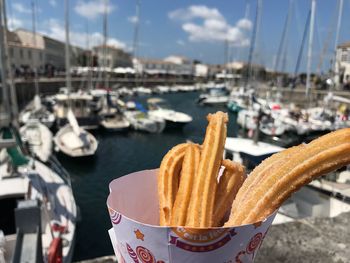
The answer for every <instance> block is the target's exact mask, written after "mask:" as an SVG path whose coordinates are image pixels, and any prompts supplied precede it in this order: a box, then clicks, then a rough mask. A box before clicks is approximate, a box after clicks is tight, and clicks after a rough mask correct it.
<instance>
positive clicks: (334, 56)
mask: <svg viewBox="0 0 350 263" xmlns="http://www.w3.org/2000/svg"><path fill="white" fill-rule="evenodd" d="M342 17H343V0H339V14H338V21H337V31H336V34H335V41H334V48H333V58H332V59H333V61H332V60H331V70H332V71H333V78H335V76H336V74H337V73H336V70H337V69H336V66H337V62H336V56H337V46H338V42H339V33H340V26H341V21H342ZM335 83H336V85H337V84H338V81H335Z"/></svg>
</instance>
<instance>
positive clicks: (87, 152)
mask: <svg viewBox="0 0 350 263" xmlns="http://www.w3.org/2000/svg"><path fill="white" fill-rule="evenodd" d="M67 118H68V122H69V123H68V124H66V125H65V126H64V127H62V128H61V129H59V131H58V132H57V134H56V135H55V137H54V142H55V145H56V147H57V150H59V151H60V152H62V153H64V154H66V155H68V156H70V157H85V156H92V155H94V154H95V152H96V150H97V146H98V142H97V140H96V138H95V137H94V136H93V135H92V134H91V133H89V132H87V131H86V130H84V129H82V128H80V127H79V125H78V122H77V120H76V119H75V117H74V114H73V113H72V111H68V114H67Z"/></svg>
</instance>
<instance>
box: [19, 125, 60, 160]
mask: <svg viewBox="0 0 350 263" xmlns="http://www.w3.org/2000/svg"><path fill="white" fill-rule="evenodd" d="M19 131H20V134H21V137H22V140H23V141H25V142H27V143H28V145H29V149H30V151H31V152H32V153H33V154H34V155H35V156H36V157H37V158H38V159H39V160H40V161H42V162H44V163H46V162H47V161H48V160H49V158H50V156H51V154H52V137H53V135H52V132H51V131H50V130H49V128H47V127H46V126H45V125H43V124H41V123H40V122H39V121H37V120H32V121H29V122H27V124H25V125H24V126H22V127H21V128H20V130H19Z"/></svg>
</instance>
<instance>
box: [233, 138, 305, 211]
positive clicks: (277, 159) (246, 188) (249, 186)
mask: <svg viewBox="0 0 350 263" xmlns="http://www.w3.org/2000/svg"><path fill="white" fill-rule="evenodd" d="M301 147H304V145H303V144H301V145H299V146H295V147H291V148H288V149H286V150H284V151H281V152H279V153H276V154H273V155H272V156H270V157H269V158H267V159H265V160H264V161H262V162H261V163H260V164H259V165H258V166H256V167H255V168H254V170H253V171H252V172H251V173H250V174H249V176H248V177H247V179H246V180H245V182H244V184H243V185H242V187H241V188H240V189H239V191H238V193H237V195H236V198H235V201H234V202H233V204H232V208H231V210H232V211H238V210H239V209H240V207H241V206H242V205H243V204H244V202H245V200H246V196H247V194H248V195H249V193H250V192H251V191H253V190H254V188H255V187H257V185H258V184H259V183H260V182H261V181H262V180H263V179H264V178H265V177H266V176H268V175H269V173H270V172H271V171H272V170H275V169H277V168H278V167H279V166H281V165H282V164H283V163H284V162H286V161H287V160H288V159H289V158H290V157H291V156H293V154H294V153H296V152H297V151H300V148H301ZM236 216H237V218H238V214H237V213H236ZM244 216H245V215H244V214H242V215H241V217H242V218H243V217H244Z"/></svg>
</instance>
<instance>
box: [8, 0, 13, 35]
mask: <svg viewBox="0 0 350 263" xmlns="http://www.w3.org/2000/svg"><path fill="white" fill-rule="evenodd" d="M7 6H8V10H9V13H10V21H9V24H8V25H7V27H8V28H9V29H11V30H14V29H15V28H14V26H15V25H14V18H13V12H12V4H9V5H7Z"/></svg>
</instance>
